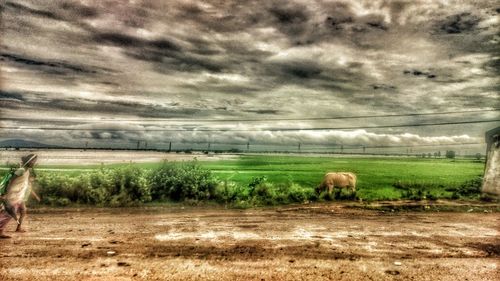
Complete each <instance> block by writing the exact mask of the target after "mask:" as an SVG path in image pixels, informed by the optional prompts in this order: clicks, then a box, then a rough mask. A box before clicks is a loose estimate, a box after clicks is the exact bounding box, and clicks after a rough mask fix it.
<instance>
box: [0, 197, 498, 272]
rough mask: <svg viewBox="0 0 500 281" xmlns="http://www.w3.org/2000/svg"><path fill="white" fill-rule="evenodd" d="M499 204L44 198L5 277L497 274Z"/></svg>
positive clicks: (2, 257)
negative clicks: (480, 207)
mask: <svg viewBox="0 0 500 281" xmlns="http://www.w3.org/2000/svg"><path fill="white" fill-rule="evenodd" d="M499 226H500V214H499V213H495V212H493V213H473V212H471V213H467V212H464V213H456V212H454V213H442V212H433V213H428V212H381V211H376V210H362V209H352V208H347V207H346V206H342V205H338V204H317V205H316V204H314V205H304V206H298V207H293V206H292V207H279V208H266V209H250V210H224V209H222V208H217V207H210V208H208V207H205V208H200V207H196V208H189V207H180V206H174V207H169V208H157V207H154V208H153V207H151V208H130V209H96V208H94V209H86V208H84V209H36V210H32V212H31V213H30V216H29V217H28V224H27V229H28V230H29V231H28V232H26V233H14V232H13V230H14V228H15V225H14V223H11V224H10V225H9V231H8V232H7V234H9V235H12V238H11V239H7V240H0V280H219V281H220V280H433V281H434V280H453V281H456V280H499V277H500V275H499V274H498V271H499V269H498V266H499V261H500V258H499V257H500V241H499V237H498V234H499Z"/></svg>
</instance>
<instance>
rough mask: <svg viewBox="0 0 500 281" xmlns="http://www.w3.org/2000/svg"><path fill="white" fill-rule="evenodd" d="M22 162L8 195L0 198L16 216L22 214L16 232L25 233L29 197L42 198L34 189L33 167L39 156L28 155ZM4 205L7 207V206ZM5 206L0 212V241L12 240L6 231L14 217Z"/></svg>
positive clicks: (9, 184)
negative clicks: (24, 221)
mask: <svg viewBox="0 0 500 281" xmlns="http://www.w3.org/2000/svg"><path fill="white" fill-rule="evenodd" d="M21 160H22V163H21V168H19V169H17V170H16V171H15V172H14V175H13V177H12V179H11V180H10V182H9V183H8V185H7V191H6V193H5V194H4V195H2V196H1V198H0V199H1V200H2V201H5V202H7V203H8V205H9V207H12V208H13V209H14V213H15V214H17V213H19V214H20V216H19V220H18V225H17V228H16V232H25V230H24V228H23V227H22V223H23V220H24V218H25V217H26V201H27V199H28V197H29V195H30V194H32V195H33V196H34V197H35V199H36V200H38V201H40V197H38V195H37V194H36V193H35V192H34V191H33V189H32V186H33V182H34V181H35V177H36V174H35V172H34V170H33V167H34V165H35V164H36V160H37V155H36V154H30V155H26V156H23V157H22V158H21ZM4 205H5V206H6V205H7V204H4ZM5 206H4V208H3V209H2V210H1V211H0V239H5V238H10V236H8V235H5V234H4V231H5V228H6V226H7V224H8V223H9V221H10V220H11V219H12V216H11V215H10V214H9V213H8V212H7V211H6V210H5Z"/></svg>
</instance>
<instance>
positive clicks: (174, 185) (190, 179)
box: [151, 160, 217, 201]
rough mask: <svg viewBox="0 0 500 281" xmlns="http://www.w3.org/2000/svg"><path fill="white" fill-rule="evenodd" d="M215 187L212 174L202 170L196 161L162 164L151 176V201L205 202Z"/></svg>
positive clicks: (212, 193)
mask: <svg viewBox="0 0 500 281" xmlns="http://www.w3.org/2000/svg"><path fill="white" fill-rule="evenodd" d="M216 187H217V180H216V178H215V177H214V176H213V175H212V172H211V171H210V170H207V169H204V168H202V167H201V166H200V165H199V164H198V162H197V161H196V160H195V161H191V162H185V163H169V162H164V163H163V165H161V166H160V167H159V168H158V169H156V170H153V171H152V175H151V191H152V192H151V194H152V198H153V200H159V201H162V200H166V199H171V200H175V201H180V200H186V199H194V200H207V199H210V198H211V197H212V196H213V195H214V194H215V189H216Z"/></svg>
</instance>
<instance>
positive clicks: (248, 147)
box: [247, 142, 250, 152]
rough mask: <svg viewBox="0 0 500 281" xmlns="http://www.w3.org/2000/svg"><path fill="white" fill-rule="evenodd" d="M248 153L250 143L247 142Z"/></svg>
mask: <svg viewBox="0 0 500 281" xmlns="http://www.w3.org/2000/svg"><path fill="white" fill-rule="evenodd" d="M248 151H250V142H247V152H248Z"/></svg>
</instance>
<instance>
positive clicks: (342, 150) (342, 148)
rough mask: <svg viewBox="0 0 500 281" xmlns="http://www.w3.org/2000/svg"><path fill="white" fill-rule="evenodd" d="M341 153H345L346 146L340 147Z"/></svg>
mask: <svg viewBox="0 0 500 281" xmlns="http://www.w3.org/2000/svg"><path fill="white" fill-rule="evenodd" d="M340 153H344V145H343V144H341V145H340Z"/></svg>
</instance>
